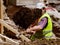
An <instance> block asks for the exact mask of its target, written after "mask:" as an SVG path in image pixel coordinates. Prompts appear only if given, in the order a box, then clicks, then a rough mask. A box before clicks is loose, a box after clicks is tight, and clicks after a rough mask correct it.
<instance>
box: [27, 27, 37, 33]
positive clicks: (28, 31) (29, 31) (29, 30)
mask: <svg viewBox="0 0 60 45" xmlns="http://www.w3.org/2000/svg"><path fill="white" fill-rule="evenodd" d="M26 32H27V33H32V34H35V33H36V31H32V30H31V29H30V28H28V29H27V30H26Z"/></svg>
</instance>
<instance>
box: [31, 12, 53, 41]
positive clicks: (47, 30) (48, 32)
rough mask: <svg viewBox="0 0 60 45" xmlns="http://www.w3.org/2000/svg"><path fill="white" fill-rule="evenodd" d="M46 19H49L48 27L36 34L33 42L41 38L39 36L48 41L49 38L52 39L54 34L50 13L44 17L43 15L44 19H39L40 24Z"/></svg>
mask: <svg viewBox="0 0 60 45" xmlns="http://www.w3.org/2000/svg"><path fill="white" fill-rule="evenodd" d="M44 17H47V19H48V22H47V25H46V27H45V28H44V29H43V30H41V31H38V32H36V34H35V35H33V36H32V37H31V39H32V40H34V38H35V37H39V36H40V37H41V36H43V37H46V38H47V39H48V38H49V37H51V36H52V35H53V33H52V20H51V18H50V16H49V15H48V13H45V14H44V15H42V17H41V18H40V19H39V21H38V23H39V22H40V20H41V19H43V18H44Z"/></svg>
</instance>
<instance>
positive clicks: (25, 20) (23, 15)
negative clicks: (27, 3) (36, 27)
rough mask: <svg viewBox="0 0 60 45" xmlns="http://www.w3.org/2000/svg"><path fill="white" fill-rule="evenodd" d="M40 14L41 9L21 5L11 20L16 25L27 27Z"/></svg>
mask: <svg viewBox="0 0 60 45" xmlns="http://www.w3.org/2000/svg"><path fill="white" fill-rule="evenodd" d="M41 15H42V10H41V9H30V8H27V7H22V8H21V9H20V10H19V11H18V12H17V13H16V14H15V15H14V16H13V21H14V22H15V23H16V25H19V26H21V27H22V28H25V29H27V28H28V27H29V26H30V24H32V22H34V21H35V20H36V19H37V18H39V17H40V16H41Z"/></svg>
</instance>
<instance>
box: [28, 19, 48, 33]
mask: <svg viewBox="0 0 60 45" xmlns="http://www.w3.org/2000/svg"><path fill="white" fill-rule="evenodd" d="M46 24H47V18H43V19H42V20H41V21H40V22H39V23H38V25H37V26H34V27H31V28H29V29H27V32H29V31H39V30H41V29H43V28H44V27H45V25H46Z"/></svg>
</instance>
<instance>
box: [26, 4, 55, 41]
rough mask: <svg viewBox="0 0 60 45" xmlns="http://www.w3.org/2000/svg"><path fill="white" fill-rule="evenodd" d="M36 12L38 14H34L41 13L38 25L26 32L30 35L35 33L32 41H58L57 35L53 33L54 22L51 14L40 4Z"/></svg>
mask: <svg viewBox="0 0 60 45" xmlns="http://www.w3.org/2000/svg"><path fill="white" fill-rule="evenodd" d="M36 11H37V12H34V13H40V14H39V15H40V17H38V18H37V20H38V21H37V24H36V25H35V26H33V27H30V28H27V30H26V31H27V32H28V33H33V35H32V36H31V40H34V39H35V38H39V39H41V38H46V39H56V37H55V35H54V34H53V32H52V28H53V25H52V20H51V18H50V16H49V14H48V13H47V12H46V11H45V7H44V5H43V4H41V3H39V4H38V6H37V9H36ZM35 15H36V14H35ZM41 15H42V16H41ZM36 16H37V15H36Z"/></svg>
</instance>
